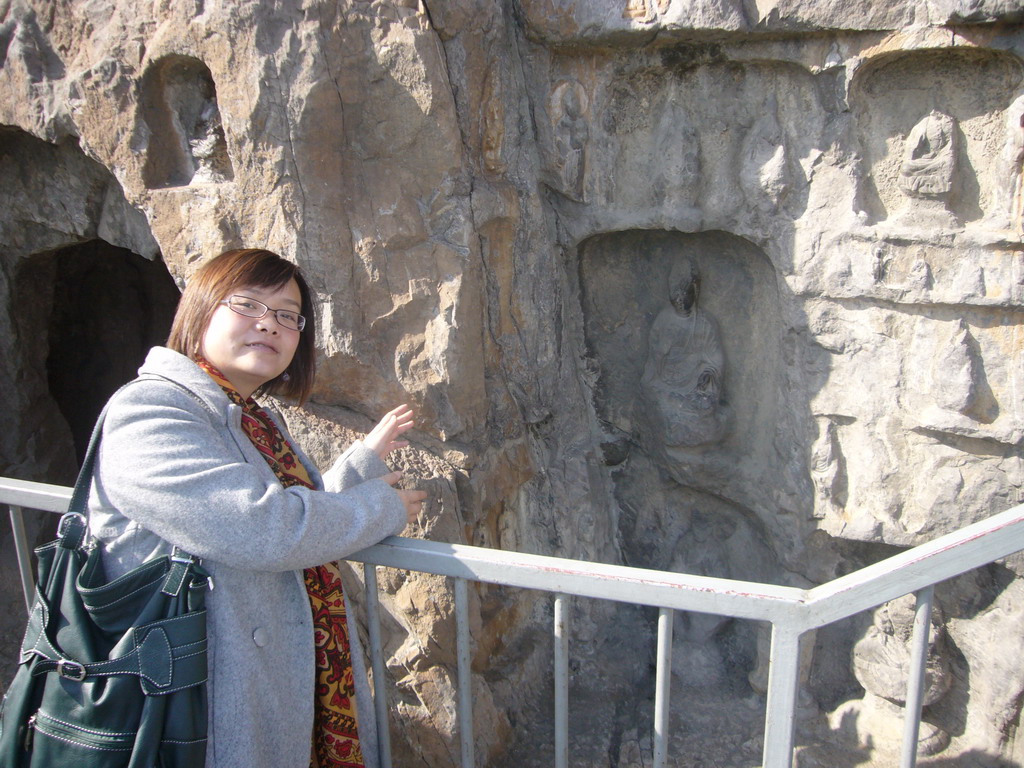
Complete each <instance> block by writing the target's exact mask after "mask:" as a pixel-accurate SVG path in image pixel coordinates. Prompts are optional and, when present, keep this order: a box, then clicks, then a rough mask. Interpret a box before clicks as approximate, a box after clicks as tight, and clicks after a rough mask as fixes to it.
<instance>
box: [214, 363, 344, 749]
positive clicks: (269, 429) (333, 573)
mask: <svg viewBox="0 0 1024 768" xmlns="http://www.w3.org/2000/svg"><path fill="white" fill-rule="evenodd" d="M196 362H197V363H198V364H199V367H200V368H202V369H203V370H204V371H206V373H207V374H208V375H209V376H210V378H212V379H213V380H214V381H215V382H217V384H219V385H220V388H221V389H223V390H224V393H225V394H226V395H227V396H228V398H229V399H230V400H231V401H232V402H234V403H235V404H237V405H239V406H240V407H241V408H242V429H243V430H244V431H245V434H246V435H247V436H248V438H249V439H250V440H251V441H252V444H253V445H254V446H256V449H257V450H259V452H260V453H261V454H263V458H264V459H266V460H267V464H269V465H270V468H271V469H273V470H274V474H275V475H277V478H278V480H280V481H281V484H282V485H283V486H284V487H285V488H287V487H289V486H292V485H304V486H306V487H307V488H312V487H313V481H312V480H311V479H310V477H309V472H307V471H306V468H305V467H304V466H302V462H300V461H299V460H298V458H297V457H296V455H295V450H294V449H293V448H292V447H291V445H289V444H288V441H287V440H286V439H285V437H284V435H283V434H282V433H281V430H280V429H278V427H277V425H276V424H275V423H274V420H273V419H272V418H270V414H268V413H267V412H266V411H265V410H264V409H263V408H261V407H260V405H259V404H258V403H257V402H256V401H255V400H254V399H253V398H251V397H250V398H249V399H248V400H246V399H244V398H243V397H242V396H241V395H240V394H239V393H238V391H237V390H236V389H235V388H234V387H233V386H232V385H231V382H230V381H228V380H227V378H225V376H224V374H222V373H221V372H220V371H219V370H217V369H216V368H215V367H214V366H213V365H211V364H210V363H209V362H208V361H207V360H205V359H203V358H199V359H197V360H196ZM303 575H304V577H305V581H306V592H307V593H308V595H309V603H310V606H311V607H312V610H313V640H314V643H315V652H316V693H315V700H314V702H315V703H314V706H315V711H314V719H313V744H312V754H311V756H310V768H363V752H362V749H361V748H360V746H359V731H358V720H357V717H356V699H355V681H354V678H353V675H352V653H351V647H350V645H349V634H348V623H347V621H346V618H345V596H344V594H343V593H342V589H341V571H340V570H339V568H338V564H337V563H326V564H324V565H319V566H317V567H315V568H307V569H306V570H305V572H304V574H303Z"/></svg>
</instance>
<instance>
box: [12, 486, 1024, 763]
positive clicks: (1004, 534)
mask: <svg viewBox="0 0 1024 768" xmlns="http://www.w3.org/2000/svg"><path fill="white" fill-rule="evenodd" d="M70 497H71V489H70V488H63V487H60V486H52V485H44V484H41V483H28V482H24V481H19V480H11V479H9V478H0V504H7V505H8V506H9V507H10V517H11V527H12V531H13V534H14V538H15V542H16V545H17V546H16V548H17V552H18V562H19V566H20V568H21V574H22V584H23V588H24V590H25V601H26V605H29V604H30V602H31V599H32V594H33V589H34V588H33V586H32V574H31V570H30V565H29V557H28V555H29V552H28V546H27V542H26V541H25V530H24V523H23V518H22V508H31V509H40V510H46V511H50V512H63V511H65V510H66V508H67V505H68V501H69V500H70ZM1020 550H1024V505H1020V506H1017V507H1014V508H1013V509H1010V510H1007V511H1006V512H1002V513H1000V514H998V515H994V516H992V517H990V518H989V519H987V520H983V521H981V522H978V523H975V524H973V525H970V526H968V527H966V528H964V529H962V530H960V531H957V532H955V533H951V534H948V535H946V536H943V537H941V538H938V539H936V540H934V541H931V542H929V543H927V544H922V545H921V546H919V547H915V548H913V549H910V550H907V551H905V552H902V553H900V554H898V555H896V556H894V557H890V558H888V559H887V560H883V561H882V562H879V563H876V564H875V565H872V566H869V567H867V568H863V569H861V570H859V571H856V572H855V573H852V574H849V575H847V576H844V577H842V578H839V579H836V580H834V581H831V582H829V583H827V584H823V585H821V586H819V587H815V588H813V589H806V590H805V589H796V588H793V587H779V586H773V585H770V584H757V583H753V582H744V581H735V580H730V579H716V578H708V577H704V576H690V575H687V574H679V573H669V572H665V571H652V570H646V569H642V568H628V567H624V566H615V565H604V564H600V563H588V562H582V561H578V560H565V559H561V558H555V557H542V556H538V555H524V554H517V553H515V552H504V551H500V550H493V549H483V548H481V547H470V546H464V545H461V544H443V543H440V542H433V541H423V540H420V539H403V538H398V537H393V538H390V539H386V540H385V541H383V542H381V543H380V544H377V545H376V546H373V547H370V548H368V549H365V550H363V551H361V552H358V553H356V554H355V555H353V556H352V557H351V559H352V560H356V561H360V562H363V563H365V564H366V569H365V575H366V589H367V596H368V600H367V605H368V614H369V623H370V657H371V664H372V666H373V670H374V675H373V679H374V684H375V686H376V696H375V699H376V707H377V711H376V716H377V722H378V729H377V730H378V734H379V737H380V740H381V743H380V753H381V756H382V760H381V763H382V765H384V766H390V765H391V749H390V744H389V741H388V726H387V721H388V715H387V705H386V701H387V695H386V691H385V689H384V684H385V683H384V681H385V679H386V678H385V674H384V659H383V654H382V651H381V641H380V629H379V626H380V623H379V608H378V603H377V576H376V567H377V566H386V567H392V568H399V569H403V570H410V571H421V572H424V573H433V574H439V575H442V576H447V577H450V578H451V579H452V580H453V592H454V595H455V613H456V639H457V644H458V648H457V659H458V662H457V663H458V687H459V701H458V712H459V731H460V734H459V735H460V745H461V755H462V766H463V768H472V767H473V766H474V765H475V758H474V754H473V732H472V728H473V709H472V698H471V696H472V686H471V685H470V637H469V601H468V588H467V585H468V583H469V582H470V581H477V582H484V583H488V584H499V585H503V586H508V587H519V588H524V589H532V590H540V591H544V592H550V593H552V594H553V595H554V604H555V605H554V608H555V610H554V628H553V632H554V637H555V643H554V647H555V659H554V669H555V675H554V678H555V692H554V701H555V766H556V768H567V767H568V763H569V731H568V713H569V699H568V688H569V685H568V668H569V664H568V659H569V598H570V597H572V596H576V597H584V598H595V599H600V600H614V601H619V602H623V603H631V604H634V605H646V606H654V607H657V608H658V609H659V618H658V645H657V661H658V665H657V672H656V680H655V688H656V690H655V705H654V734H653V745H654V766H655V768H664V766H665V765H666V763H667V760H668V744H669V738H668V736H669V734H668V720H669V688H670V686H669V681H670V680H671V665H672V658H671V649H672V618H673V612H674V611H697V612H700V613H708V614H714V615H718V616H730V617H734V618H741V619H752V620H757V621H766V622H769V623H770V624H771V625H772V642H771V653H770V665H771V666H770V673H769V679H768V701H767V714H766V717H765V737H764V756H763V766H764V768H790V766H791V765H792V758H793V726H794V715H795V712H796V700H797V692H798V685H799V658H800V638H801V637H802V636H803V635H804V634H805V633H807V632H809V631H812V630H815V629H818V628H820V627H823V626H826V625H828V624H831V623H833V622H836V621H839V620H841V619H845V618H847V617H849V616H853V615H855V614H857V613H860V612H862V611H867V610H870V609H872V608H875V607H877V606H879V605H882V604H883V603H886V602H888V601H890V600H893V599H895V598H898V597H902V596H903V595H907V594H910V593H915V594H916V595H917V614H916V621H915V625H914V627H915V631H914V639H913V656H912V659H913V662H912V663H913V667H912V669H911V674H910V679H909V680H908V681H907V699H906V700H907V705H906V716H905V727H904V739H903V755H902V759H901V762H900V766H901V768H913V766H915V765H916V760H917V755H916V746H917V740H918V730H919V727H920V718H921V700H922V692H923V686H924V669H925V662H926V661H927V648H928V642H929V636H928V634H929V631H930V627H931V621H930V616H931V605H932V597H933V592H934V589H933V587H934V585H935V584H938V583H940V582H943V581H946V580H947V579H950V578H953V577H954V576H958V575H960V574H962V573H966V572H967V571H970V570H973V569H975V568H978V567H980V566H983V565H986V564H988V563H990V562H992V561H994V560H998V559H999V558H1002V557H1006V556H1008V555H1011V554H1013V553H1015V552H1018V551H1020Z"/></svg>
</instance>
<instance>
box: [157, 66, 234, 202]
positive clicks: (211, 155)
mask: <svg viewBox="0 0 1024 768" xmlns="http://www.w3.org/2000/svg"><path fill="white" fill-rule="evenodd" d="M141 107H142V120H143V123H144V126H145V127H144V131H143V133H144V134H146V135H147V136H148V140H147V142H146V146H145V152H146V164H145V167H144V168H143V178H144V180H145V182H146V186H148V187H150V188H151V189H152V188H159V187H180V186H188V185H189V184H199V183H218V182H224V181H230V180H231V179H232V178H233V177H234V172H233V170H232V167H231V159H230V157H229V155H228V147H227V142H226V140H225V137H224V126H223V125H222V123H221V116H220V108H219V106H218V105H217V90H216V87H215V85H214V82H213V76H212V75H211V73H210V70H209V68H208V67H207V66H206V65H205V64H204V63H203V62H201V61H199V60H198V59H193V58H190V57H187V56H169V57H167V58H164V59H161V60H160V61H158V62H156V63H155V64H153V65H152V66H151V67H150V68H149V69H148V70H147V71H146V74H145V75H143V78H142V99H141Z"/></svg>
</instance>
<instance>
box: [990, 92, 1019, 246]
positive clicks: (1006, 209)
mask: <svg viewBox="0 0 1024 768" xmlns="http://www.w3.org/2000/svg"><path fill="white" fill-rule="evenodd" d="M1022 176H1024V96H1020V97H1018V98H1017V99H1016V100H1015V101H1014V102H1013V104H1011V105H1010V108H1009V109H1008V110H1007V111H1006V139H1005V143H1004V144H1003V150H1002V152H1001V153H1000V155H999V161H998V163H997V165H996V183H995V192H994V195H993V198H994V199H993V212H992V215H991V216H990V224H991V225H993V226H995V227H998V228H1000V229H1012V230H1013V231H1014V232H1016V233H1018V234H1021V233H1024V181H1022Z"/></svg>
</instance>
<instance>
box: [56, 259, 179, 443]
mask: <svg viewBox="0 0 1024 768" xmlns="http://www.w3.org/2000/svg"><path fill="white" fill-rule="evenodd" d="M45 261H46V262H47V264H46V267H47V271H49V272H50V273H51V275H52V283H51V285H52V301H51V303H50V312H49V317H48V319H47V327H46V333H47V338H48V344H47V347H48V350H49V351H48V354H47V357H46V378H47V384H48V387H49V393H50V396H51V397H52V398H53V400H54V402H55V403H56V405H57V408H58V409H59V410H60V412H61V415H62V416H63V417H64V419H65V421H67V423H68V426H69V427H70V430H71V435H72V438H73V440H74V446H75V454H76V457H77V459H78V461H79V463H81V460H82V457H83V455H84V453H85V449H86V447H87V446H88V444H89V436H90V434H91V433H92V427H93V424H94V422H95V420H96V417H97V416H98V415H99V413H100V411H101V410H102V408H103V405H104V403H105V402H106V401H107V398H109V397H110V395H111V394H113V392H114V391H115V390H116V389H117V388H118V387H119V386H121V385H122V384H124V383H125V382H127V381H130V380H131V379H132V378H133V377H134V376H135V373H136V371H137V370H138V367H139V366H140V365H141V364H142V362H143V360H144V359H145V357H146V353H147V351H148V350H149V348H150V347H152V346H154V345H156V344H163V343H164V342H165V341H166V339H167V334H168V332H169V331H170V327H171V321H172V319H173V317H174V310H175V308H176V306H177V302H178V297H179V293H178V289H177V287H176V286H175V284H174V280H173V279H172V278H171V276H170V273H169V272H168V271H167V268H166V267H165V266H164V264H163V262H162V261H160V260H153V261H150V260H147V259H145V258H143V257H141V256H139V255H138V254H135V253H133V252H132V251H130V250H128V249H125V248H119V247H117V246H114V245H111V244H109V243H107V242H105V241H103V240H90V241H88V242H85V243H80V244H76V245H71V246H67V247H65V248H61V249H59V250H56V251H53V252H51V253H50V254H48V255H47V256H46V257H45Z"/></svg>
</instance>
